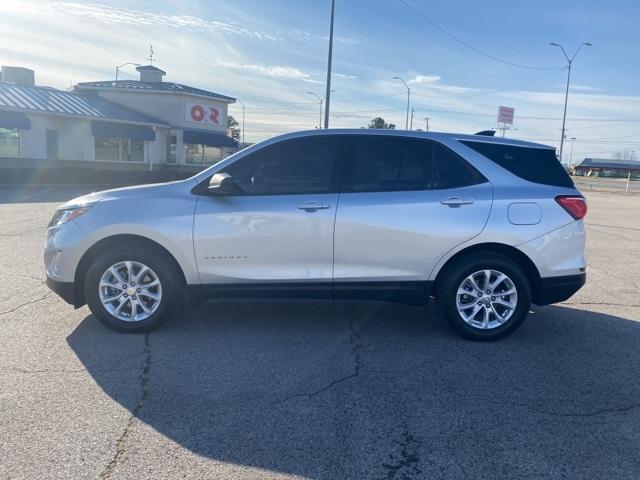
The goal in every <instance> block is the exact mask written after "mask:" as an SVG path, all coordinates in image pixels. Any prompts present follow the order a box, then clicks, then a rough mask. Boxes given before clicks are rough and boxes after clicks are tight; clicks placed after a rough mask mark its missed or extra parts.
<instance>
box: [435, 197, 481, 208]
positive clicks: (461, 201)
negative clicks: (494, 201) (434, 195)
mask: <svg viewBox="0 0 640 480" xmlns="http://www.w3.org/2000/svg"><path fill="white" fill-rule="evenodd" d="M440 203H441V204H442V205H446V206H448V207H459V206H461V205H471V204H472V203H473V198H460V197H449V198H447V199H446V200H442V201H441V202H440Z"/></svg>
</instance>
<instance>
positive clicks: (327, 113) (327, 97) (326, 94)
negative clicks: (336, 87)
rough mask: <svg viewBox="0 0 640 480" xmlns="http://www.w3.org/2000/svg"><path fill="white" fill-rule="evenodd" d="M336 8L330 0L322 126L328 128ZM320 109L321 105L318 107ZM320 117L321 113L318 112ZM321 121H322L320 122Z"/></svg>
mask: <svg viewBox="0 0 640 480" xmlns="http://www.w3.org/2000/svg"><path fill="white" fill-rule="evenodd" d="M335 10H336V0H331V23H330V24H329V55H328V58H327V91H326V93H325V96H324V98H325V99H326V102H325V104H324V108H325V110H324V128H329V104H330V103H331V59H332V55H333V17H334V13H335ZM320 109H321V111H322V106H321V107H320ZM320 116H321V117H322V113H321V114H320ZM320 123H322V121H321V122H320Z"/></svg>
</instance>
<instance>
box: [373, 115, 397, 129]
mask: <svg viewBox="0 0 640 480" xmlns="http://www.w3.org/2000/svg"><path fill="white" fill-rule="evenodd" d="M367 128H386V129H390V130H393V129H395V128H396V126H395V125H394V124H393V123H387V122H385V121H384V118H382V117H376V118H373V119H371V121H370V122H369V125H368V126H367Z"/></svg>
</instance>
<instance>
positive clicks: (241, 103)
mask: <svg viewBox="0 0 640 480" xmlns="http://www.w3.org/2000/svg"><path fill="white" fill-rule="evenodd" d="M238 103H239V104H240V105H242V144H243V145H244V103H243V102H241V101H240V100H238Z"/></svg>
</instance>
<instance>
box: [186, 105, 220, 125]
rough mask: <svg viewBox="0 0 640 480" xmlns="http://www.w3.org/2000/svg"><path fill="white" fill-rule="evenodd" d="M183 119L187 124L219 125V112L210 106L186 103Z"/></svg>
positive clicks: (216, 108)
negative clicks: (184, 118)
mask: <svg viewBox="0 0 640 480" xmlns="http://www.w3.org/2000/svg"><path fill="white" fill-rule="evenodd" d="M185 117H186V120H187V121H188V122H194V123H209V124H212V125H218V124H219V123H220V118H219V117H220V110H219V109H218V107H214V106H212V105H202V104H198V103H187V108H186V111H185Z"/></svg>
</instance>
